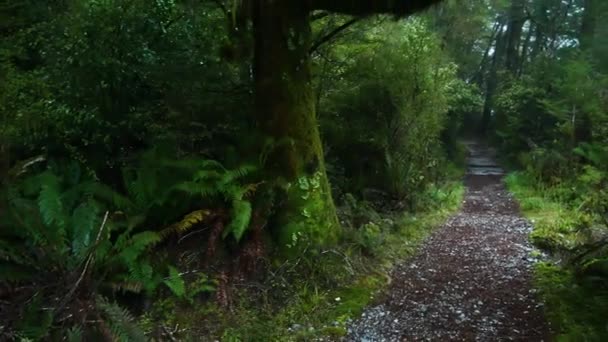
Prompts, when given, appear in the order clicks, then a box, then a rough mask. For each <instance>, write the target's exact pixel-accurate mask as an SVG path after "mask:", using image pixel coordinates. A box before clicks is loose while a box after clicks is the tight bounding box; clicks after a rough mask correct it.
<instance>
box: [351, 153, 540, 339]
mask: <svg viewBox="0 0 608 342" xmlns="http://www.w3.org/2000/svg"><path fill="white" fill-rule="evenodd" d="M467 146H468V149H469V158H468V170H467V175H466V177H465V185H466V188H467V189H466V194H465V198H464V200H463V205H462V209H461V210H460V211H459V212H458V213H457V214H455V215H454V216H452V217H451V218H449V219H448V220H447V222H446V223H445V224H444V225H443V226H442V227H440V228H439V229H437V230H436V231H435V232H434V233H433V234H432V235H431V236H430V237H429V238H428V239H427V240H426V241H425V242H424V243H423V244H422V246H421V247H420V250H419V251H418V253H417V254H416V255H415V256H414V257H412V258H410V259H408V260H407V261H406V262H404V263H402V264H400V265H398V266H397V267H395V269H394V271H393V273H392V282H391V285H390V286H389V288H388V289H387V291H386V294H385V295H384V296H382V297H381V298H380V300H378V301H377V302H376V305H375V306H373V307H370V308H368V309H367V310H365V311H364V313H363V315H362V316H361V318H360V319H359V320H357V321H354V322H353V323H352V324H351V325H350V326H349V335H348V337H347V340H348V341H370V342H371V341H374V342H376V341H549V340H551V332H550V331H551V329H550V327H549V324H548V322H547V321H546V320H545V317H544V313H543V311H544V310H543V309H544V308H543V304H542V303H541V302H540V301H539V299H538V298H537V297H538V294H537V290H536V289H535V288H534V286H533V271H534V265H535V263H536V262H538V261H539V260H538V258H537V256H538V255H539V254H538V253H537V252H536V251H535V250H534V248H533V246H532V245H531V244H530V242H529V241H528V235H529V233H530V232H531V230H532V225H531V224H530V223H529V222H528V221H527V220H526V219H524V218H522V216H521V214H520V211H519V206H518V204H517V202H516V201H515V200H514V199H513V197H512V196H511V194H510V193H509V192H508V191H507V190H506V189H505V186H504V184H503V181H502V178H503V172H502V170H501V169H500V168H499V167H498V166H497V164H496V162H495V158H494V151H493V150H491V149H489V148H485V147H483V146H482V145H480V144H477V143H468V144H467Z"/></svg>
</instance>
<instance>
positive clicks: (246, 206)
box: [222, 200, 251, 241]
mask: <svg viewBox="0 0 608 342" xmlns="http://www.w3.org/2000/svg"><path fill="white" fill-rule="evenodd" d="M250 221H251V203H250V202H248V201H244V200H234V201H233V202H232V220H231V221H230V224H229V225H228V227H227V229H225V230H224V232H223V233H222V236H223V238H226V237H227V236H228V234H232V236H234V238H235V239H236V241H240V240H241V238H242V237H243V235H244V234H245V231H247V228H249V222H250Z"/></svg>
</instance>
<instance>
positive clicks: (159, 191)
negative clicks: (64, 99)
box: [0, 151, 258, 340]
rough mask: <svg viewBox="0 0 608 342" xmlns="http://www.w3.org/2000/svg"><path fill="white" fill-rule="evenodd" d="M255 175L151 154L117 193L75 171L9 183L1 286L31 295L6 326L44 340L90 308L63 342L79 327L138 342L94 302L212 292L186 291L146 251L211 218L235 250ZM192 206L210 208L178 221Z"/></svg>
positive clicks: (120, 314)
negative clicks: (24, 288) (161, 290)
mask: <svg viewBox="0 0 608 342" xmlns="http://www.w3.org/2000/svg"><path fill="white" fill-rule="evenodd" d="M253 171H255V168H254V167H251V166H243V167H240V168H236V169H233V170H228V169H226V168H224V167H223V166H222V165H221V164H219V163H217V162H215V161H209V160H201V159H182V160H179V161H176V160H171V159H169V158H163V157H160V156H159V155H158V154H157V152H155V151H151V152H149V153H146V154H144V155H143V156H142V158H141V160H140V162H139V164H138V166H137V167H131V168H125V169H123V170H122V175H123V189H124V191H122V192H121V191H116V190H115V189H113V188H112V187H110V186H107V185H105V184H102V183H100V182H98V181H94V180H92V178H91V177H86V176H85V175H84V173H83V172H82V170H81V168H80V166H79V165H78V164H76V163H72V164H68V165H67V166H66V165H63V166H56V165H55V166H53V165H51V166H50V167H49V168H48V169H47V170H45V171H43V172H40V173H39V174H36V175H34V176H27V177H24V179H22V180H20V181H17V182H12V184H11V186H10V187H9V188H8V189H6V190H5V191H2V195H3V202H5V207H6V208H7V215H2V217H1V218H0V228H1V229H0V284H9V286H10V288H11V289H17V288H19V286H17V285H20V284H28V285H30V286H31V287H30V288H32V289H34V291H30V292H25V293H17V294H15V295H16V296H21V297H20V298H21V299H22V300H23V301H24V302H26V303H28V304H27V305H21V306H20V307H19V308H17V311H16V312H14V314H13V315H12V316H13V317H12V318H11V322H10V323H9V327H10V328H11V329H13V330H14V331H15V332H17V334H18V335H19V336H23V337H26V338H31V339H39V338H43V337H48V336H50V335H49V334H50V333H52V332H53V331H56V330H57V329H55V328H58V327H60V328H66V326H65V324H66V320H65V319H64V318H63V317H62V316H65V315H66V314H67V312H70V311H73V310H74V305H76V303H78V302H80V303H82V302H87V303H91V304H90V308H89V309H87V310H92V312H87V313H85V314H84V315H85V316H86V315H93V318H92V319H84V318H82V317H81V319H80V320H79V322H78V319H73V320H72V321H74V323H76V325H74V326H73V327H72V328H71V329H69V330H67V329H66V330H63V331H64V332H65V334H63V335H64V337H65V338H67V339H69V340H74V339H77V338H78V337H79V336H84V335H86V334H87V333H88V329H87V328H88V327H87V326H86V324H83V323H82V322H83V321H95V322H98V324H97V325H98V326H96V327H95V329H94V330H95V331H97V332H98V333H101V334H102V335H105V336H106V337H107V336H113V337H112V338H113V339H120V340H125V339H126V340H132V339H133V338H134V337H135V336H139V337H141V335H138V333H137V331H136V330H135V328H134V325H132V324H131V323H128V322H130V321H132V319H131V317H130V316H128V312H126V311H125V310H123V309H121V308H120V307H118V306H116V304H115V303H113V302H111V301H109V300H107V299H106V298H105V297H101V296H99V295H98V294H102V293H105V294H112V293H114V292H116V291H128V292H137V293H139V292H144V293H145V294H146V295H152V294H153V293H154V291H155V290H156V289H157V288H158V287H159V286H160V285H164V286H166V287H167V288H168V289H170V290H171V292H172V293H173V294H174V295H175V296H177V297H179V298H183V299H186V300H188V301H192V298H193V296H195V295H196V294H197V293H200V292H205V291H212V290H213V288H214V287H213V283H212V281H211V280H209V279H204V280H201V281H200V282H197V283H196V284H195V285H192V288H188V287H187V286H186V284H185V282H184V280H183V279H182V278H181V275H180V273H179V272H178V271H177V269H176V268H174V267H172V266H169V267H168V272H167V268H166V267H159V265H156V264H154V263H153V262H152V261H151V258H150V257H149V253H148V251H149V249H150V248H152V247H154V246H156V245H157V244H159V243H160V242H162V241H163V240H165V239H167V238H168V237H169V236H173V235H181V234H184V233H186V232H187V231H189V230H190V229H192V228H193V227H195V226H197V225H200V224H203V223H206V222H210V220H217V219H220V220H222V222H223V223H222V224H221V225H220V226H221V227H222V234H223V237H224V238H227V237H228V236H232V237H233V238H234V239H235V240H236V241H239V240H240V239H241V238H242V237H243V236H244V234H245V233H246V231H247V229H248V227H249V224H250V221H251V214H252V203H251V197H252V196H253V194H254V193H255V191H256V190H257V187H258V184H255V183H246V182H243V179H244V178H245V177H247V176H248V175H250V174H251V172H253ZM59 175H61V176H59ZM192 207H199V208H206V209H198V210H194V211H191V212H190V213H188V214H186V215H184V216H182V217H181V219H180V218H179V216H178V215H179V213H184V212H186V213H187V212H188V211H189V210H191V209H190V208H192ZM188 209H189V210H188ZM226 209H228V210H226ZM226 212H230V216H226V215H225V213H226ZM167 221H172V222H173V223H167V224H165V223H164V222H167ZM224 223H225V224H224ZM161 227H164V228H162V229H161ZM15 291H17V290H15ZM41 307H47V308H51V310H45V311H44V312H43V311H41V309H40V308H41ZM91 308H93V309H91ZM28 322H29V323H28ZM40 322H47V323H48V324H46V323H45V324H40ZM32 327H35V328H32ZM83 334H84V335H83Z"/></svg>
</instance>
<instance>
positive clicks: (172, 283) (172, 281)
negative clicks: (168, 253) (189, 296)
mask: <svg viewBox="0 0 608 342" xmlns="http://www.w3.org/2000/svg"><path fill="white" fill-rule="evenodd" d="M163 283H164V284H165V285H167V287H168V288H169V289H171V292H173V294H174V295H176V296H177V297H180V298H182V297H184V296H185V295H186V284H185V283H184V279H183V278H182V276H181V275H180V274H179V271H178V270H177V269H176V268H175V267H173V266H169V277H168V278H166V279H165V280H164V281H163Z"/></svg>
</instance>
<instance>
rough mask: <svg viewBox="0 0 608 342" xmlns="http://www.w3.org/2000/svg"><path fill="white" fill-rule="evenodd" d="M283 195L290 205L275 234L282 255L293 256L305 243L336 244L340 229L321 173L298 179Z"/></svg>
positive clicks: (324, 177)
mask: <svg viewBox="0 0 608 342" xmlns="http://www.w3.org/2000/svg"><path fill="white" fill-rule="evenodd" d="M286 194H287V201H289V205H288V207H287V208H285V209H286V212H285V213H284V214H283V216H282V221H281V223H280V225H281V226H282V228H281V230H280V231H279V233H278V235H279V236H278V242H279V247H280V248H282V249H283V251H284V252H287V254H288V255H294V254H295V253H297V251H299V250H301V248H303V246H305V245H306V244H307V243H314V244H320V245H332V244H335V243H336V242H337V240H338V236H339V228H340V227H339V224H338V219H337V216H336V211H335V207H334V205H333V201H332V199H331V195H330V191H329V185H328V182H327V176H326V175H325V172H324V171H317V172H315V173H314V174H313V175H312V176H301V177H299V178H298V179H297V181H296V182H294V183H290V184H288V185H287V186H286Z"/></svg>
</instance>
